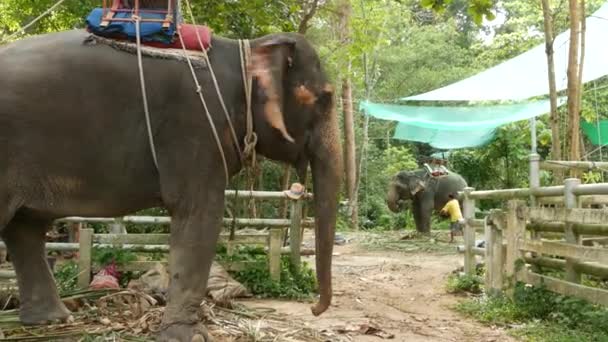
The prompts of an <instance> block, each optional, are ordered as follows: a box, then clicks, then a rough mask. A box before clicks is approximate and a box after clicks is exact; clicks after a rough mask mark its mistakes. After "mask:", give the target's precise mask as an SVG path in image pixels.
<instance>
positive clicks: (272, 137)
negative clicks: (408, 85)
mask: <svg viewBox="0 0 608 342" xmlns="http://www.w3.org/2000/svg"><path fill="white" fill-rule="evenodd" d="M86 36H87V34H86V33H85V32H84V31H69V32H62V33H56V34H49V35H44V36H36V37H32V38H27V39H23V40H21V41H19V42H16V43H14V44H11V45H7V46H3V47H0V89H1V91H0V149H1V150H0V180H1V181H0V234H1V236H2V239H3V240H4V241H5V242H6V244H7V246H8V250H9V253H10V255H11V259H12V262H13V264H14V266H15V269H16V272H17V278H18V285H19V291H20V296H21V297H20V298H21V310H20V318H21V321H22V322H23V323H25V324H40V323H47V322H53V321H62V320H66V319H67V318H68V317H69V312H68V310H67V309H66V307H65V306H64V305H63V303H62V302H61V301H60V299H59V296H58V294H57V290H56V287H55V284H54V282H53V277H52V274H51V272H50V270H49V267H48V266H47V263H46V258H45V251H44V235H45V230H47V228H49V226H50V225H51V223H52V222H53V220H55V219H57V218H61V217H65V216H71V215H78V216H107V217H116V216H121V215H125V214H128V213H132V212H134V211H137V210H140V209H144V208H149V207H155V206H164V207H166V208H167V209H168V210H169V212H170V214H171V216H172V219H173V220H172V224H171V241H170V244H171V252H170V272H171V286H170V290H169V303H168V306H167V308H166V310H165V313H164V317H163V322H162V330H161V332H160V333H159V335H158V337H157V338H158V340H160V341H169V340H176V341H191V340H192V339H193V338H194V340H196V341H200V340H205V339H206V331H205V328H204V327H203V326H202V325H201V324H200V323H199V322H200V320H199V318H198V316H197V309H198V307H199V305H200V303H201V301H202V299H203V296H204V293H205V288H206V285H207V278H208V274H209V269H210V265H211V262H212V259H213V257H214V254H215V246H216V243H217V240H218V235H219V232H220V228H221V221H222V216H223V215H222V213H223V212H224V189H225V187H226V182H225V176H224V168H223V167H222V162H221V159H220V154H219V152H218V149H217V147H216V143H215V141H214V140H213V137H212V135H211V129H210V125H209V123H208V122H207V120H206V119H205V116H204V112H203V111H202V106H201V103H200V100H199V98H198V95H197V94H196V92H195V88H194V84H193V80H192V77H191V75H190V71H189V69H188V68H187V66H186V64H184V63H183V62H178V61H173V60H160V59H151V58H144V69H145V72H146V78H147V87H148V99H149V105H150V113H151V117H152V127H153V132H154V139H155V142H156V150H157V155H158V163H159V170H158V171H157V170H156V168H155V166H154V163H153V159H152V155H151V152H150V147H149V144H148V136H147V132H146V126H145V120H144V113H143V105H142V101H141V93H140V85H139V81H138V80H139V79H138V68H137V60H136V56H135V55H132V54H128V53H124V52H120V51H117V50H114V49H113V48H111V47H108V46H105V45H94V46H88V45H83V40H84V39H85V37H86ZM251 46H252V52H253V56H252V61H251V62H252V65H251V71H252V73H253V74H254V75H255V76H256V77H255V80H254V89H253V115H254V126H255V131H256V132H257V134H258V137H259V143H258V146H257V151H258V152H259V153H260V154H262V155H264V156H266V157H268V158H271V159H274V160H278V161H282V162H286V163H289V164H291V165H294V166H295V167H296V168H297V170H298V173H299V175H300V177H301V178H302V179H305V178H306V169H307V166H308V165H309V164H310V166H311V169H312V176H313V186H314V188H313V191H314V192H315V213H316V247H317V259H316V266H317V278H318V281H319V292H320V301H319V303H317V304H316V306H314V307H313V309H312V310H313V313H314V314H315V315H319V314H321V313H322V312H324V311H325V310H326V309H327V308H328V306H329V305H330V302H331V256H332V248H333V242H334V227H335V220H336V207H337V193H338V189H339V187H340V184H341V174H342V156H341V152H340V151H341V147H340V142H339V139H338V134H339V133H338V126H337V122H336V120H337V118H336V115H335V111H334V110H333V107H334V101H333V94H332V90H331V87H330V86H329V85H328V83H327V82H328V81H327V78H326V75H325V73H324V72H323V71H322V69H321V65H320V61H319V58H318V56H317V54H316V52H315V51H314V49H313V47H312V46H311V45H310V44H309V43H308V42H307V41H306V40H305V39H304V38H303V37H302V36H300V35H296V34H278V35H272V36H266V37H262V38H260V39H257V40H253V41H252V42H251ZM238 51H239V50H238V43H237V42H236V41H233V40H228V39H223V38H220V37H214V39H213V41H212V49H211V50H210V58H211V61H212V63H213V65H214V68H215V73H216V75H217V78H218V80H219V84H220V87H221V90H222V93H223V95H224V98H225V100H226V101H225V102H226V105H227V107H228V110H229V112H230V115H231V118H232V121H233V122H234V125H235V128H236V131H237V136H238V139H239V142H240V144H241V148H243V146H242V144H243V143H242V142H243V138H244V135H245V114H244V113H245V95H244V91H243V80H242V78H241V70H240V60H239V53H238ZM197 73H198V76H199V79H200V81H201V84H202V89H203V92H204V94H205V98H206V100H207V102H208V105H209V108H210V111H211V114H212V116H213V118H214V120H215V122H216V127H217V129H218V132H219V135H220V137H221V140H222V144H223V149H224V151H225V153H226V157H227V159H228V164H229V168H230V173H231V174H232V175H234V174H235V173H237V172H238V170H239V169H241V167H242V166H241V165H240V162H239V160H238V158H237V153H236V149H235V147H234V145H233V144H232V140H231V138H230V134H229V130H228V125H227V123H226V120H225V119H224V114H223V112H222V110H221V107H220V104H219V102H218V100H217V96H216V93H215V90H214V88H213V85H212V83H211V79H210V77H209V73H208V70H207V69H198V70H197ZM301 86H304V88H302V87H301ZM296 89H299V90H300V92H297V91H296ZM303 89H304V90H305V91H304V92H302V90H303ZM302 93H304V95H302ZM298 94H299V95H298ZM273 101H274V102H273ZM283 122H284V124H285V126H286V131H287V132H288V134H289V135H291V137H292V138H293V139H294V140H295V142H293V143H292V142H288V141H287V140H286V138H285V135H284V134H282V133H281V132H280V131H279V129H277V128H275V127H278V128H281V127H282V123H283Z"/></svg>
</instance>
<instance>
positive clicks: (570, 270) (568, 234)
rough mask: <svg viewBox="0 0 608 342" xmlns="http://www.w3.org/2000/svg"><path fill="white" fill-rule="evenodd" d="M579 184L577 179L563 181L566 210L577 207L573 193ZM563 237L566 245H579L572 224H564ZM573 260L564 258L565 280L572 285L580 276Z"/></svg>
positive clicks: (576, 199) (578, 280)
mask: <svg viewBox="0 0 608 342" xmlns="http://www.w3.org/2000/svg"><path fill="white" fill-rule="evenodd" d="M580 184H581V180H580V179H577V178H568V179H566V180H565V181H564V205H565V207H566V209H574V208H577V207H578V198H577V196H576V195H575V194H574V193H573V190H574V188H576V187H577V186H579V185H580ZM565 224H566V225H565V229H564V233H565V234H564V237H565V239H566V242H567V243H571V244H575V245H580V244H581V240H580V235H578V234H576V232H575V231H574V225H573V224H572V223H568V222H565ZM574 263H575V260H572V259H570V258H566V280H567V281H569V282H572V283H576V284H580V282H581V274H580V273H579V272H577V271H576V268H575V265H574Z"/></svg>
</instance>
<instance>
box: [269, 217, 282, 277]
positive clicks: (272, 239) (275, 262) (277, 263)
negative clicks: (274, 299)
mask: <svg viewBox="0 0 608 342" xmlns="http://www.w3.org/2000/svg"><path fill="white" fill-rule="evenodd" d="M282 233H283V230H282V229H281V228H271V229H270V236H269V241H268V267H269V269H270V277H271V278H272V280H274V281H277V282H278V281H280V280H281V244H282V243H281V242H282Z"/></svg>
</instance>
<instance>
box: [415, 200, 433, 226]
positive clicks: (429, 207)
mask: <svg viewBox="0 0 608 342" xmlns="http://www.w3.org/2000/svg"><path fill="white" fill-rule="evenodd" d="M416 212H418V220H416V230H418V232H419V233H423V234H430V233H431V214H432V212H433V203H432V202H429V201H427V200H425V199H424V198H422V199H421V200H420V201H414V213H416ZM415 217H416V216H414V218H415Z"/></svg>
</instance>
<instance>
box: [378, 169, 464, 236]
mask: <svg viewBox="0 0 608 342" xmlns="http://www.w3.org/2000/svg"><path fill="white" fill-rule="evenodd" d="M466 187H467V182H466V181H465V180H464V178H462V176H460V175H459V174H457V173H455V172H448V173H447V174H446V175H442V176H432V175H431V174H430V173H429V171H428V170H427V169H418V170H414V171H401V172H399V173H397V174H396V175H395V176H394V177H393V179H392V181H391V184H390V185H389V189H388V196H387V204H388V207H389V209H390V210H391V211H392V212H395V213H396V212H399V211H401V210H402V209H403V202H404V201H408V200H411V201H412V212H413V214H414V220H415V222H416V230H417V231H418V232H421V233H429V232H430V231H431V215H432V213H433V210H436V211H439V210H441V208H443V206H444V205H445V204H446V203H447V201H448V195H449V194H450V193H457V192H459V191H462V190H463V189H464V188H466ZM461 206H462V203H461Z"/></svg>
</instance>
